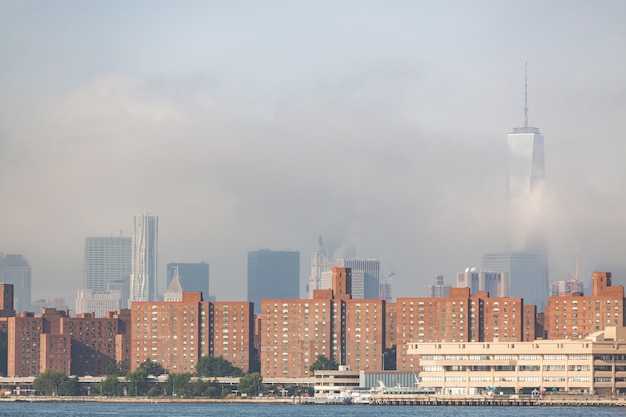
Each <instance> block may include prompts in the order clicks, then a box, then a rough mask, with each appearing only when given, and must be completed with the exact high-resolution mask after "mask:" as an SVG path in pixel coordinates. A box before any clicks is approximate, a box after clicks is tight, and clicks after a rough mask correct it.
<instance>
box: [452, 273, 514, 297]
mask: <svg viewBox="0 0 626 417" xmlns="http://www.w3.org/2000/svg"><path fill="white" fill-rule="evenodd" d="M456 286H457V288H469V289H470V292H471V293H472V294H476V293H478V292H479V291H486V292H488V293H489V296H490V297H508V296H509V295H508V274H507V273H506V272H488V271H479V270H477V269H476V268H465V271H464V272H459V273H457V274H456Z"/></svg>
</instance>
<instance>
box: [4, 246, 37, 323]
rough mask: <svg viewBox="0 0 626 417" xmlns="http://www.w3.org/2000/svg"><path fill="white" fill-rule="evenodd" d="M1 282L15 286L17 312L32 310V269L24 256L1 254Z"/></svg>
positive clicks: (14, 295)
mask: <svg viewBox="0 0 626 417" xmlns="http://www.w3.org/2000/svg"><path fill="white" fill-rule="evenodd" d="M0 282H4V283H5V284H13V297H14V302H13V306H14V308H15V311H16V312H18V313H19V312H20V311H30V309H31V268H30V265H29V264H28V262H27V261H26V259H24V257H22V255H2V254H0Z"/></svg>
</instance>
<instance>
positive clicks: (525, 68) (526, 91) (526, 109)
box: [524, 60, 528, 129]
mask: <svg viewBox="0 0 626 417" xmlns="http://www.w3.org/2000/svg"><path fill="white" fill-rule="evenodd" d="M524 129H528V60H525V61H524Z"/></svg>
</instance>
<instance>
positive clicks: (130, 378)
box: [126, 367, 148, 395]
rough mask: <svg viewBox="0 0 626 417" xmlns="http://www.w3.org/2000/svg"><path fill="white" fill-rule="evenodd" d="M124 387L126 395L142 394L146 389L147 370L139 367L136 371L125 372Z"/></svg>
mask: <svg viewBox="0 0 626 417" xmlns="http://www.w3.org/2000/svg"><path fill="white" fill-rule="evenodd" d="M126 387H127V389H128V395H144V394H145V393H146V391H147V390H148V371H146V370H145V369H144V368H141V367H139V368H137V370H136V371H134V372H129V373H127V374H126Z"/></svg>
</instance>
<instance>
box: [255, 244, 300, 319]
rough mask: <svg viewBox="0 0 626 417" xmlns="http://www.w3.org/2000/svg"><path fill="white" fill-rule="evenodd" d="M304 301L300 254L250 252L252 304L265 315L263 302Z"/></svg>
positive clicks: (289, 252) (288, 252) (256, 312)
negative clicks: (277, 300) (265, 300)
mask: <svg viewBox="0 0 626 417" xmlns="http://www.w3.org/2000/svg"><path fill="white" fill-rule="evenodd" d="M279 298H280V299H298V298H300V252H297V251H271V250H266V249H264V250H258V251H254V252H248V301H251V302H253V303H254V312H255V314H259V313H260V312H261V300H264V299H279Z"/></svg>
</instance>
